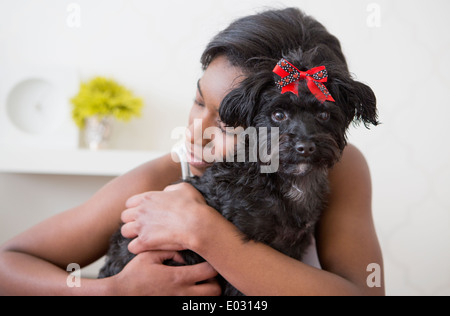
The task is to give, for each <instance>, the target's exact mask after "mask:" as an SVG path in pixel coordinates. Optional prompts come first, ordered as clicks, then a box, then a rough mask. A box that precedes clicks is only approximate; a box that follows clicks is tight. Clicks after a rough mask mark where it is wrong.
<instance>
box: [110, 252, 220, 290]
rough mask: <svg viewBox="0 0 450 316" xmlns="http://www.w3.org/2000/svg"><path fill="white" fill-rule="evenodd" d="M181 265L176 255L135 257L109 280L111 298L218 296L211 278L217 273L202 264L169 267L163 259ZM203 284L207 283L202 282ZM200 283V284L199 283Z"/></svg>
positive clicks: (217, 285)
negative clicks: (126, 296) (123, 296)
mask: <svg viewBox="0 0 450 316" xmlns="http://www.w3.org/2000/svg"><path fill="white" fill-rule="evenodd" d="M172 259H173V260H175V261H178V262H182V258H181V257H180V255H179V254H178V253H177V252H171V251H151V252H145V253H142V254H140V255H138V256H137V257H135V258H134V259H133V260H132V261H131V262H130V263H129V264H128V265H127V266H126V267H125V268H124V269H123V270H122V272H120V273H119V274H118V275H116V276H114V277H112V278H110V282H113V284H112V285H111V290H112V293H113V294H114V295H132V296H218V295H220V294H221V289H220V286H219V284H218V282H217V281H216V280H215V279H213V278H215V277H216V276H217V272H216V271H215V270H214V269H213V268H212V267H211V265H209V264H208V263H206V262H204V263H201V264H198V265H194V266H183V267H170V266H165V265H164V264H163V263H164V262H165V261H166V260H172ZM205 281H206V282H205ZM200 282H202V283H201V284H198V283H200Z"/></svg>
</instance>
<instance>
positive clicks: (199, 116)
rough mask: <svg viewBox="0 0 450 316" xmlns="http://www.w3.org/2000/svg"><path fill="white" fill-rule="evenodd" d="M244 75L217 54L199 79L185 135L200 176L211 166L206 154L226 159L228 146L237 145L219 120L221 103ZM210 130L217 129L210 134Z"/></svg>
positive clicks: (194, 171) (217, 159)
mask: <svg viewBox="0 0 450 316" xmlns="http://www.w3.org/2000/svg"><path fill="white" fill-rule="evenodd" d="M243 79H244V75H243V72H242V70H241V69H240V68H237V67H233V66H232V65H231V64H230V63H229V61H228V60H227V58H226V57H217V58H216V59H214V60H213V62H212V63H211V64H210V65H209V67H208V68H207V69H206V71H205V73H204V74H203V77H202V78H201V79H200V80H199V81H198V85H197V94H196V97H195V101H194V105H193V107H192V110H191V114H190V116H189V129H188V130H189V133H187V134H188V135H187V137H186V148H187V151H188V161H189V164H190V166H191V171H192V173H193V174H194V175H195V176H201V175H202V174H203V173H204V172H205V171H206V169H207V168H209V167H210V166H211V164H210V163H208V162H206V161H211V158H210V157H208V158H206V155H208V156H213V158H214V161H221V160H222V161H223V159H224V157H225V155H226V153H227V150H228V149H229V147H230V146H233V148H234V141H235V136H234V135H228V134H227V133H226V131H225V128H226V126H225V125H224V124H223V123H222V122H221V121H220V117H219V107H220V104H221V103H222V100H223V99H224V98H225V96H226V95H227V94H228V93H229V92H230V91H231V90H232V89H234V88H235V87H236V86H237V85H238V84H239V83H240V82H241V81H242V80H243ZM205 131H206V132H207V133H205ZM208 131H215V132H214V133H213V134H212V136H209V135H208ZM227 145H228V147H227ZM205 159H206V160H205Z"/></svg>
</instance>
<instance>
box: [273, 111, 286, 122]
mask: <svg viewBox="0 0 450 316" xmlns="http://www.w3.org/2000/svg"><path fill="white" fill-rule="evenodd" d="M272 118H273V120H274V121H276V122H283V121H286V120H287V118H288V117H287V115H286V113H284V112H281V111H277V112H275V113H273V114H272Z"/></svg>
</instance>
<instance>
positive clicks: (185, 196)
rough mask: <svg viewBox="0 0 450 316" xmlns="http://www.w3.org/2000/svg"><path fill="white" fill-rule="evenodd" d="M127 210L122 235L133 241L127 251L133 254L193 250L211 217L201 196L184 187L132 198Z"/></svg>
mask: <svg viewBox="0 0 450 316" xmlns="http://www.w3.org/2000/svg"><path fill="white" fill-rule="evenodd" d="M126 206H127V208H128V209H127V210H126V211H125V212H123V214H122V221H123V222H124V223H125V225H124V226H123V227H122V235H123V236H124V237H126V238H130V239H133V238H135V239H134V240H133V241H132V242H131V243H130V245H129V248H128V249H129V251H130V252H131V253H134V254H140V253H143V252H145V251H149V250H169V251H181V250H186V249H191V250H192V249H193V248H192V246H193V245H195V243H196V237H198V234H199V233H200V232H201V231H202V227H204V225H207V224H206V223H207V221H208V213H209V214H212V213H214V212H211V209H209V207H208V206H207V205H206V202H205V200H204V198H203V196H202V195H201V194H200V193H199V192H198V191H197V190H196V189H195V188H194V187H193V186H191V185H190V184H187V183H181V184H178V185H174V186H170V187H168V188H166V189H165V190H164V192H149V193H144V194H140V195H137V196H134V197H132V198H130V199H129V200H128V202H127V204H126ZM216 213H217V212H216Z"/></svg>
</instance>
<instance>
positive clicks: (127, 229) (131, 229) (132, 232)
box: [121, 222, 139, 239]
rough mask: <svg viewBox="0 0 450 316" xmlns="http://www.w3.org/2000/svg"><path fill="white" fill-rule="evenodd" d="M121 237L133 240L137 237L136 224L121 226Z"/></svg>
mask: <svg viewBox="0 0 450 316" xmlns="http://www.w3.org/2000/svg"><path fill="white" fill-rule="evenodd" d="M121 233H122V236H123V237H125V238H128V239H133V238H136V237H137V236H139V232H138V229H137V224H136V222H130V223H127V224H125V225H123V226H122V228H121Z"/></svg>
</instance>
